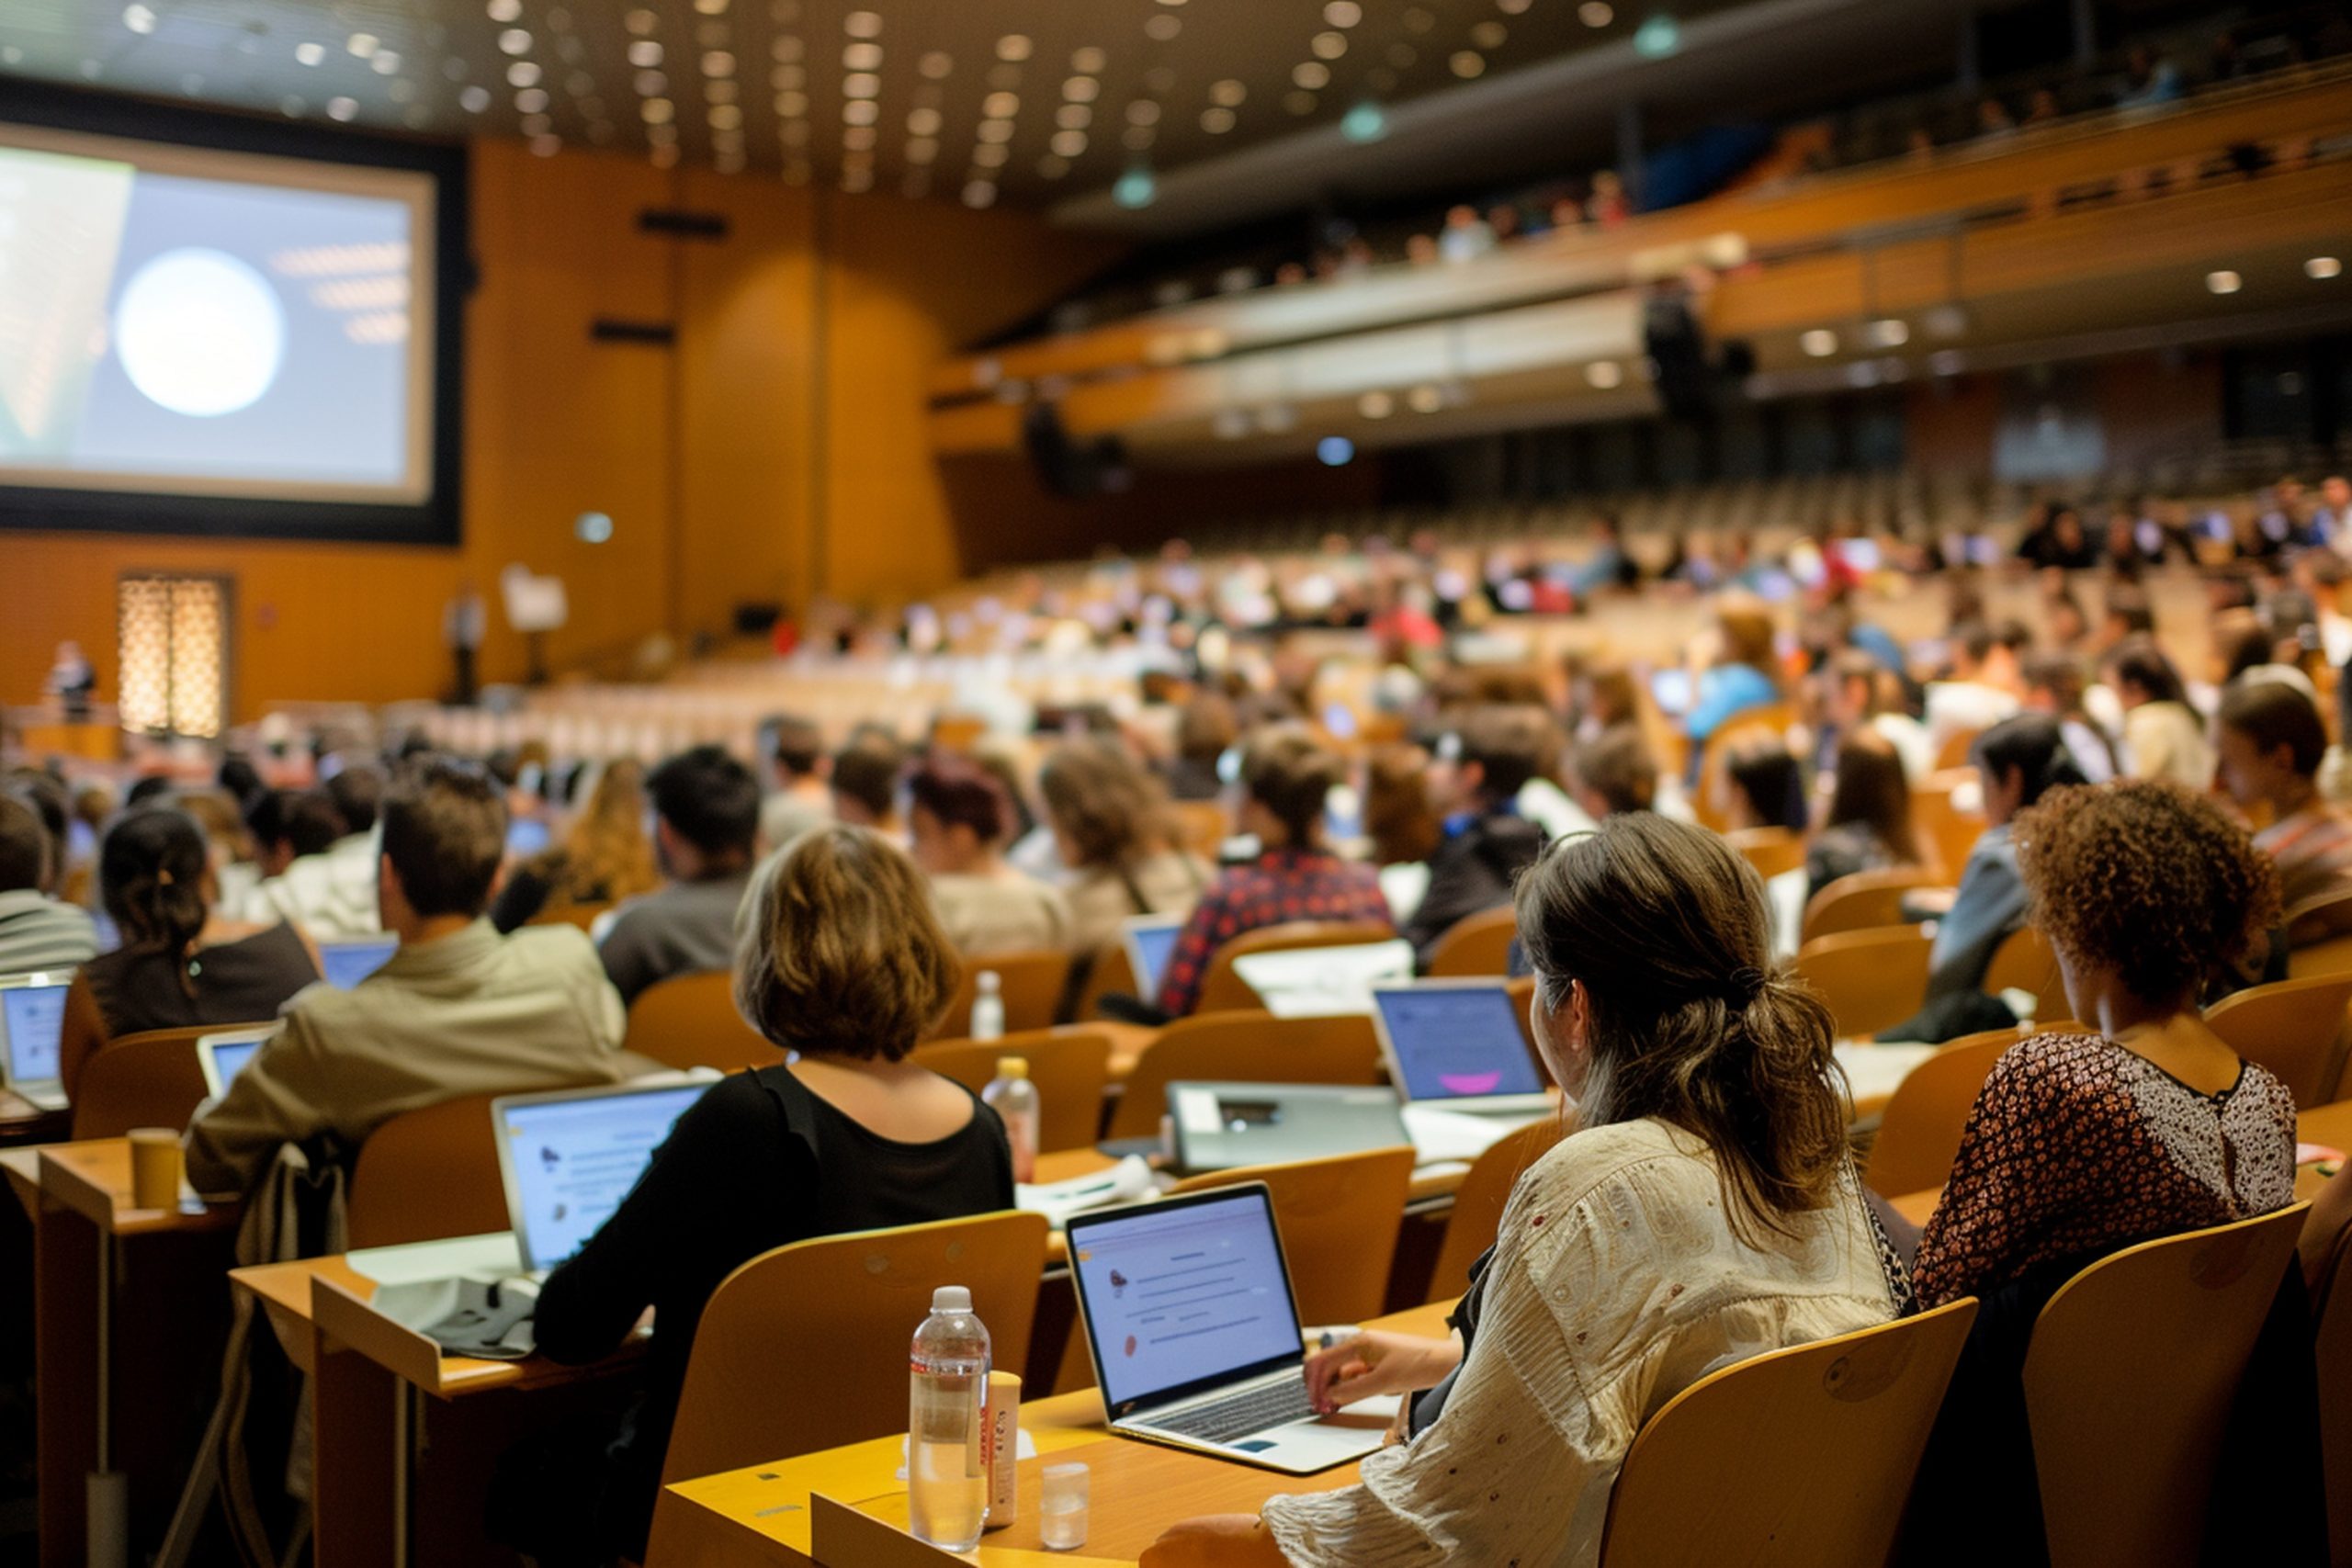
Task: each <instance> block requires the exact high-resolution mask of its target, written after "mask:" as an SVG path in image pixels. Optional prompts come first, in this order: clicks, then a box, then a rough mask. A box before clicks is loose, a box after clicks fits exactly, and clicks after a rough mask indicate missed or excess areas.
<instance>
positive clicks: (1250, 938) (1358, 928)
mask: <svg viewBox="0 0 2352 1568" xmlns="http://www.w3.org/2000/svg"><path fill="white" fill-rule="evenodd" d="M1396 934H1397V933H1396V932H1395V931H1392V930H1390V929H1389V928H1388V927H1387V926H1385V925H1379V924H1374V923H1373V922H1370V921H1363V920H1291V921H1286V922H1284V923H1283V924H1282V925H1276V926H1261V927H1259V928H1258V929H1257V930H1256V931H1244V932H1242V934H1241V935H1239V936H1238V937H1235V938H1234V939H1233V940H1232V941H1231V942H1227V943H1226V944H1225V945H1224V946H1222V947H1220V948H1218V949H1217V950H1216V953H1214V954H1213V955H1212V956H1211V957H1210V959H1209V966H1208V973H1207V974H1206V975H1204V976H1202V979H1201V995H1200V1000H1199V1002H1198V1003H1197V1004H1195V1010H1197V1011H1200V1012H1225V1011H1230V1010H1234V1009H1236V1008H1255V1007H1263V1006H1264V1005H1265V1002H1264V999H1263V998H1261V997H1260V996H1259V995H1258V993H1257V992H1256V991H1255V990H1253V989H1251V988H1250V982H1248V981H1247V980H1244V979H1243V978H1242V977H1241V976H1240V975H1239V974H1238V973H1237V972H1236V971H1235V969H1234V966H1233V961H1234V960H1235V959H1237V958H1243V957H1247V956H1248V955H1249V954H1250V953H1292V952H1296V951H1298V950H1299V949H1302V948H1310V947H1357V946H1361V945H1363V944H1364V943H1366V942H1387V941H1390V940H1391V939H1393V938H1394V937H1395V936H1396Z"/></svg>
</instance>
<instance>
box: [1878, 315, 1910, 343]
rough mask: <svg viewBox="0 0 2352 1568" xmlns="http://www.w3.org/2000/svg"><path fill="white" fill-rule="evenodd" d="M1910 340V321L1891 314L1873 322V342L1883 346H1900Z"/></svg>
mask: <svg viewBox="0 0 2352 1568" xmlns="http://www.w3.org/2000/svg"><path fill="white" fill-rule="evenodd" d="M1910 341H1911V326H1910V323H1909V322H1907V321H1903V320H1901V319H1900V318H1899V317H1894V316H1889V317H1887V318H1886V319H1885V320H1883V321H1872V322H1871V342H1872V343H1873V344H1877V345H1878V346H1879V347H1881V348H1900V347H1902V346H1903V345H1904V344H1906V343H1909V342H1910Z"/></svg>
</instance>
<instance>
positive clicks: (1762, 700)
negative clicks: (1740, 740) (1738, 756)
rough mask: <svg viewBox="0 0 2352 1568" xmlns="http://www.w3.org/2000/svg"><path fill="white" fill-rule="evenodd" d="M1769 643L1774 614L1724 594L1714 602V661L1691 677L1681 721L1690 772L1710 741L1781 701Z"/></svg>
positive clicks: (1747, 600)
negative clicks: (1729, 726)
mask: <svg viewBox="0 0 2352 1568" xmlns="http://www.w3.org/2000/svg"><path fill="white" fill-rule="evenodd" d="M1773 644H1774V633H1773V627H1772V612H1771V611H1770V609H1769V608H1767V607H1766V606H1765V604H1764V603H1763V601H1762V600H1760V599H1756V598H1754V597H1752V596H1750V595H1747V594H1726V595H1725V596H1724V598H1723V600H1722V601H1721V602H1720V603H1718V604H1717V605H1716V607H1715V630H1714V645H1715V657H1714V658H1713V660H1711V661H1709V662H1707V663H1706V664H1705V665H1704V667H1703V668H1701V669H1699V670H1698V671H1696V672H1695V679H1694V681H1693V700H1692V702H1691V711H1690V712H1689V713H1688V714H1686V715H1684V716H1683V726H1682V727H1683V731H1684V733H1685V734H1687V735H1689V736H1690V737H1691V741H1692V745H1691V765H1692V767H1693V768H1694V769H1695V768H1696V767H1697V765H1698V758H1699V752H1700V748H1701V747H1702V746H1703V745H1704V744H1705V743H1706V740H1707V738H1708V737H1709V736H1711V735H1713V734H1714V732H1715V731H1716V730H1718V729H1721V728H1723V727H1724V725H1725V724H1726V723H1728V722H1730V721H1731V720H1732V719H1734V718H1736V717H1737V716H1739V715H1741V714H1743V713H1746V712H1747V711H1748V710H1749V709H1750V708H1759V707H1764V706H1767V705H1770V704H1772V703H1777V702H1779V701H1780V700H1781V679H1780V675H1779V673H1778V667H1779V663H1780V659H1779V655H1778V652H1777V651H1776V649H1775V648H1774V646H1773ZM1693 776H1695V773H1694V775H1693Z"/></svg>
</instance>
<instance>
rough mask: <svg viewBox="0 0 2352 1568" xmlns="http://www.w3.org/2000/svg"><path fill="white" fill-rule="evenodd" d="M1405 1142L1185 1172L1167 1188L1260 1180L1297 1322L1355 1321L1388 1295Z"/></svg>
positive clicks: (1374, 1311)
mask: <svg viewBox="0 0 2352 1568" xmlns="http://www.w3.org/2000/svg"><path fill="white" fill-rule="evenodd" d="M1414 1158H1415V1156H1414V1154H1413V1151H1412V1149H1411V1148H1410V1147H1408V1146H1404V1145H1399V1146H1398V1147H1397V1148H1393V1149H1366V1150H1364V1151H1363V1153H1361V1154H1351V1155H1329V1156H1325V1157H1323V1158H1321V1159H1302V1160H1293V1161H1290V1162H1288V1163H1286V1164H1283V1165H1251V1166H1244V1167H1242V1168H1239V1169H1238V1170H1217V1171H1211V1172H1209V1173H1208V1174H1206V1175H1204V1176H1194V1177H1189V1178H1187V1179H1184V1180H1182V1181H1180V1182H1178V1183H1177V1184H1176V1185H1175V1186H1174V1187H1172V1188H1170V1193H1171V1194H1174V1193H1182V1192H1205V1191H1208V1190H1212V1189H1214V1188H1218V1187H1231V1186H1234V1185H1236V1184H1237V1183H1238V1182H1243V1181H1262V1182H1264V1183H1265V1184H1266V1190H1267V1191H1268V1192H1269V1193H1270V1194H1271V1195H1272V1199H1273V1204H1274V1224H1275V1225H1276V1226H1277V1227H1278V1228H1279V1229H1280V1230H1281V1232H1282V1237H1283V1256H1284V1257H1285V1258H1288V1259H1289V1261H1290V1284H1291V1292H1292V1293H1293V1294H1294V1295H1295V1296H1296V1297H1297V1298H1298V1320H1299V1321H1300V1322H1301V1323H1358V1322H1361V1321H1363V1319H1365V1318H1368V1317H1377V1316H1379V1315H1380V1313H1381V1309H1382V1308H1383V1307H1384V1306H1385V1305H1386V1304H1387V1300H1388V1271H1389V1269H1391V1268H1392V1267H1393V1266H1394V1265H1395V1263H1396V1261H1397V1234H1398V1232H1399V1231H1400V1230H1401V1229H1402V1228H1403V1226H1404V1224H1405V1199H1406V1197H1407V1195H1408V1193H1409V1192H1410V1190H1411V1189H1412V1185H1413V1160H1414Z"/></svg>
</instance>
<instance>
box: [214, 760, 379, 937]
mask: <svg viewBox="0 0 2352 1568" xmlns="http://www.w3.org/2000/svg"><path fill="white" fill-rule="evenodd" d="M383 788H384V780H383V775H382V774H381V773H378V772H377V771H376V770H375V769H374V768H373V767H371V766H368V764H366V763H361V762H350V763H346V764H345V766H344V767H343V768H341V769H340V770H338V771H337V772H336V773H335V774H334V777H332V778H330V779H328V780H327V782H326V784H324V785H323V786H322V788H321V789H319V790H317V791H313V792H310V793H307V794H305V795H301V796H298V797H297V798H296V799H295V800H294V801H290V802H287V803H286V804H285V805H284V806H283V807H282V810H283V813H284V815H283V820H282V824H281V832H282V835H283V836H282V837H281V838H279V839H278V840H276V841H274V842H272V843H270V844H269V845H268V846H267V849H268V853H267V854H266V855H265V857H264V859H263V869H264V870H265V871H266V872H267V873H268V875H267V876H266V879H265V880H263V881H262V882H261V883H260V884H259V885H258V886H255V887H254V890H253V891H252V893H250V894H249V895H247V896H246V897H245V899H244V901H243V904H242V905H241V906H240V907H238V908H236V909H234V910H233V911H232V918H234V919H241V920H248V921H251V922H253V923H254V924H256V925H266V924H270V923H272V922H274V921H277V920H280V919H285V920H291V921H293V922H294V923H295V924H296V925H297V926H299V927H300V928H301V929H302V931H303V933H304V934H305V935H308V936H310V937H312V938H314V939H324V938H328V937H339V936H365V935H367V934H368V933H369V932H371V931H375V930H376V929H377V927H376V860H377V841H376V831H375V829H376V810H377V803H378V801H379V798H380V797H381V795H383ZM330 824H332V828H333V832H334V837H333V838H332V839H330V840H329V841H328V842H327V843H326V844H325V845H324V846H323V847H317V846H318V837H319V835H320V834H321V833H322V832H323V831H326V830H327V829H328V828H329V826H330ZM289 850H290V851H291V853H290V854H287V853H286V852H288V851H289ZM280 857H283V858H280Z"/></svg>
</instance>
